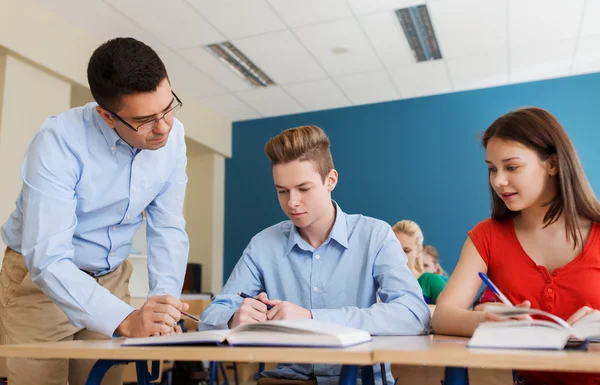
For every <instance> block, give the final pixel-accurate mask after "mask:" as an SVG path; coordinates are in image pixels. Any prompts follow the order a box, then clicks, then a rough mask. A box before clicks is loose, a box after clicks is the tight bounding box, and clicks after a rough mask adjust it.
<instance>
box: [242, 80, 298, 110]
mask: <svg viewBox="0 0 600 385" xmlns="http://www.w3.org/2000/svg"><path fill="white" fill-rule="evenodd" d="M237 96H238V97H239V98H240V99H242V100H243V101H245V102H246V103H248V104H249V105H250V107H252V108H254V109H255V110H256V111H258V112H259V113H260V114H261V115H263V116H278V115H288V114H296V113H299V112H304V111H305V109H304V108H303V107H302V106H301V105H299V104H298V103H297V102H296V101H295V100H294V99H292V98H291V97H290V96H289V95H288V94H287V93H285V92H284V91H283V90H282V89H281V88H279V87H278V86H271V87H266V88H257V89H254V90H252V91H246V92H239V93H237Z"/></svg>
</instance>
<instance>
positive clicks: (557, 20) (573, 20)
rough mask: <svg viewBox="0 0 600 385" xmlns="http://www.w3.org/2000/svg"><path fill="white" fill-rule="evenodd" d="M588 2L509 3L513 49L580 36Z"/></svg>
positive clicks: (530, 0) (513, 0) (515, 0)
mask: <svg viewBox="0 0 600 385" xmlns="http://www.w3.org/2000/svg"><path fill="white" fill-rule="evenodd" d="M584 2H585V0H569V2H568V4H566V3H565V2H564V1H563V0H509V3H508V25H509V34H510V49H514V48H517V47H523V46H529V45H531V44H532V43H537V42H540V41H556V40H561V39H568V38H573V37H577V35H578V33H579V27H580V24H581V21H582V16H583V5H584Z"/></svg>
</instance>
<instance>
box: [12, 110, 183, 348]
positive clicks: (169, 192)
mask: <svg viewBox="0 0 600 385" xmlns="http://www.w3.org/2000/svg"><path fill="white" fill-rule="evenodd" d="M186 163H187V160H186V147H185V140H184V131H183V125H182V124H181V123H180V122H179V121H177V120H175V122H174V124H173V129H172V131H171V134H170V135H169V139H168V141H167V144H166V145H165V146H164V147H162V148H160V149H159V150H156V151H150V150H144V151H139V150H137V149H134V148H131V147H130V146H129V145H128V144H127V143H126V142H124V141H123V140H122V139H121V138H120V137H119V136H118V135H117V133H116V131H115V130H114V129H113V128H111V127H109V126H108V125H107V124H106V123H105V122H104V121H103V120H102V118H101V117H100V116H99V115H98V113H97V112H96V103H90V104H87V105H85V106H83V107H79V108H74V109H71V110H69V111H66V112H64V113H62V114H60V115H58V116H53V117H50V118H49V119H47V120H46V121H45V122H44V124H43V125H42V127H41V129H40V130H39V132H38V133H37V134H36V136H35V137H34V138H33V140H32V141H31V143H30V144H29V147H28V149H27V152H26V153H25V161H24V162H23V167H22V170H21V173H22V177H23V186H22V189H21V193H20V194H19V196H18V198H17V202H16V209H15V210H14V211H13V213H12V214H11V215H10V217H9V219H8V221H7V222H6V223H5V224H4V226H3V227H2V240H3V241H4V243H5V244H6V245H7V246H8V247H10V248H11V249H13V250H15V251H17V252H20V253H21V254H23V255H24V257H25V263H26V264H27V268H28V269H29V271H30V273H31V279H32V280H33V282H35V283H36V284H37V285H38V286H40V288H41V289H42V290H43V292H44V293H45V294H46V295H47V296H48V297H50V298H51V299H52V301H53V302H54V303H56V304H57V305H58V306H60V308H61V309H62V310H63V311H64V312H65V313H66V315H67V316H68V317H69V320H70V321H71V322H72V323H73V324H74V325H75V326H77V327H81V328H87V329H90V330H94V331H98V332H100V333H102V334H104V335H107V336H112V335H113V333H114V331H115V329H116V328H117V326H118V325H119V324H120V323H121V322H122V321H123V320H124V319H125V318H126V317H127V316H128V315H129V314H130V313H131V312H132V311H133V310H134V309H133V308H132V307H131V306H129V305H128V304H126V303H125V302H123V301H121V300H120V299H118V298H117V297H115V296H114V295H112V294H111V293H110V292H109V291H108V290H106V289H105V288H103V287H101V286H100V285H98V284H97V283H96V281H95V280H94V278H92V277H90V276H89V275H88V274H86V273H85V272H83V271H81V270H85V271H88V272H91V273H93V274H94V275H95V276H100V275H103V274H107V273H109V272H111V271H113V270H114V269H116V268H117V267H118V266H119V265H120V264H121V263H123V261H124V260H125V259H126V258H127V256H128V255H129V252H130V250H131V242H132V239H133V236H134V234H135V232H136V231H137V230H138V228H139V227H140V225H141V223H142V211H143V210H146V214H147V228H146V234H147V244H148V275H149V280H150V288H149V289H150V296H152V295H160V294H172V295H174V296H177V297H179V295H180V293H181V287H182V284H183V277H184V275H185V268H186V263H187V258H188V250H189V242H188V237H187V234H186V232H185V220H184V219H183V215H182V210H183V200H184V195H185V187H186V184H187V176H186V173H185V167H186ZM40 317H42V318H43V314H41V315H40Z"/></svg>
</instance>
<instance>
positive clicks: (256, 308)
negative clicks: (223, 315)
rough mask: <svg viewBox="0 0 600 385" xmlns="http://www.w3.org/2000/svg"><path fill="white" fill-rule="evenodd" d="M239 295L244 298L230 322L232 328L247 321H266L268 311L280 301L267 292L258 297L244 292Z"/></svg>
mask: <svg viewBox="0 0 600 385" xmlns="http://www.w3.org/2000/svg"><path fill="white" fill-rule="evenodd" d="M238 295H239V296H240V297H242V298H244V300H243V301H242V304H241V305H240V307H239V309H238V310H237V311H236V312H235V313H234V314H233V316H232V317H231V319H230V320H229V322H228V326H229V328H231V329H232V328H234V327H236V326H240V325H244V324H247V323H255V322H263V321H266V320H267V312H268V311H269V310H271V309H272V307H273V306H275V305H276V304H277V303H278V302H279V301H278V300H270V299H269V297H268V296H267V294H266V293H260V294H259V295H258V296H257V297H252V296H250V295H248V294H246V293H242V292H240V293H238Z"/></svg>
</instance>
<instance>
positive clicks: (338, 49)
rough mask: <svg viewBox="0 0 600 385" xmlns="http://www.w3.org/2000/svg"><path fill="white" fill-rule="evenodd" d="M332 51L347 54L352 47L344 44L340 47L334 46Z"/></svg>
mask: <svg viewBox="0 0 600 385" xmlns="http://www.w3.org/2000/svg"><path fill="white" fill-rule="evenodd" d="M331 52H333V53H334V54H336V55H343V54H345V53H348V52H350V49H348V47H343V46H340V47H333V48H332V49H331Z"/></svg>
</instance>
